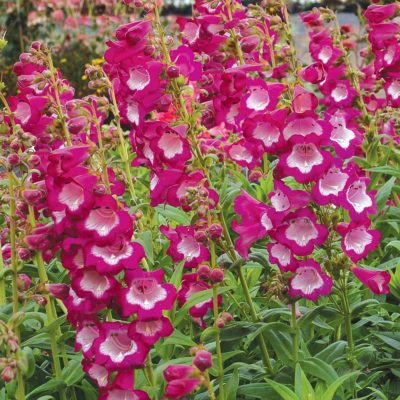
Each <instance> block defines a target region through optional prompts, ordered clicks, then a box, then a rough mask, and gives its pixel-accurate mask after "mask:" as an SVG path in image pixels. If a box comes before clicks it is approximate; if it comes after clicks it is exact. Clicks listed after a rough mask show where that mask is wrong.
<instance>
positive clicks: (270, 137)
mask: <svg viewBox="0 0 400 400" xmlns="http://www.w3.org/2000/svg"><path fill="white" fill-rule="evenodd" d="M286 113H287V109H281V110H278V111H275V112H273V113H271V114H262V115H256V116H255V117H251V118H248V119H246V120H245V121H244V122H243V135H244V137H245V138H246V139H247V140H251V141H253V142H255V143H256V144H261V145H262V146H263V147H264V149H265V150H266V151H267V152H269V153H274V152H276V151H277V150H279V149H281V148H282V147H283V146H284V140H283V136H282V127H283V121H284V120H285V118H286Z"/></svg>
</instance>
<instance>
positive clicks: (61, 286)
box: [46, 283, 69, 300]
mask: <svg viewBox="0 0 400 400" xmlns="http://www.w3.org/2000/svg"><path fill="white" fill-rule="evenodd" d="M46 290H47V291H48V292H49V293H50V294H51V295H52V296H54V297H56V298H57V299H60V300H65V299H66V298H67V297H68V296H69V286H68V285H66V284H65V283H47V284H46Z"/></svg>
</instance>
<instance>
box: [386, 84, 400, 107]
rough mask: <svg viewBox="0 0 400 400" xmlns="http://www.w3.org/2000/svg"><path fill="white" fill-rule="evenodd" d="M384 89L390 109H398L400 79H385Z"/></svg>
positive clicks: (399, 103) (399, 104)
mask: <svg viewBox="0 0 400 400" xmlns="http://www.w3.org/2000/svg"><path fill="white" fill-rule="evenodd" d="M384 89H385V92H386V97H387V99H388V101H389V102H390V104H391V105H392V107H400V79H387V80H386V82H385V85H384Z"/></svg>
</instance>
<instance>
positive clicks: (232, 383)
mask: <svg viewBox="0 0 400 400" xmlns="http://www.w3.org/2000/svg"><path fill="white" fill-rule="evenodd" d="M238 387H239V372H238V370H237V369H235V370H234V371H233V374H232V376H231V377H230V379H229V381H228V383H227V384H226V386H225V399H226V400H231V399H236V397H237V396H236V395H237V390H238Z"/></svg>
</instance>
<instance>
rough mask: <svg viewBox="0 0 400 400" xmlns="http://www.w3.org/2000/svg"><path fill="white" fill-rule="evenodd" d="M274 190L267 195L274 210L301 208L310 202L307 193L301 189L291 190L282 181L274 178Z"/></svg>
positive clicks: (282, 210)
mask: <svg viewBox="0 0 400 400" xmlns="http://www.w3.org/2000/svg"><path fill="white" fill-rule="evenodd" d="M274 188H275V190H274V191H273V192H272V193H270V194H269V195H268V197H269V198H270V199H271V204H272V207H273V208H274V209H275V211H276V212H289V211H293V210H295V209H297V208H303V207H305V206H307V205H308V204H309V203H310V202H311V196H310V194H309V193H307V192H305V191H303V190H293V189H291V188H290V187H289V186H286V185H285V184H284V183H283V182H281V181H278V180H275V182H274Z"/></svg>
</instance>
